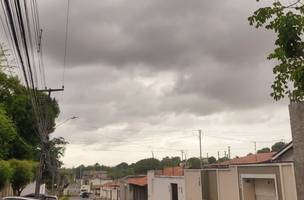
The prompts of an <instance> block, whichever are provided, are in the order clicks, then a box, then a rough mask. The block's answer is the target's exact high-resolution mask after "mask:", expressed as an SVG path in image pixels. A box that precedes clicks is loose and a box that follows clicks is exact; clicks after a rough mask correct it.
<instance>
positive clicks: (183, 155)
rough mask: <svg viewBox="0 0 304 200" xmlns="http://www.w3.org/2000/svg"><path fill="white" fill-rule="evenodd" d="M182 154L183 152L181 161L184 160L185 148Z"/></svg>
mask: <svg viewBox="0 0 304 200" xmlns="http://www.w3.org/2000/svg"><path fill="white" fill-rule="evenodd" d="M181 154H182V158H181V161H183V160H184V150H181Z"/></svg>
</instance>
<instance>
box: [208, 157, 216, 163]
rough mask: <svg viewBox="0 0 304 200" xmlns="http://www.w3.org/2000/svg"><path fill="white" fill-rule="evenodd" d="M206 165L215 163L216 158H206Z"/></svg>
mask: <svg viewBox="0 0 304 200" xmlns="http://www.w3.org/2000/svg"><path fill="white" fill-rule="evenodd" d="M208 163H209V164H212V163H216V158H215V157H213V156H211V157H209V158H208Z"/></svg>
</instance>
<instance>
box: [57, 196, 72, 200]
mask: <svg viewBox="0 0 304 200" xmlns="http://www.w3.org/2000/svg"><path fill="white" fill-rule="evenodd" d="M59 200H70V197H69V196H63V197H61V198H60V199H59Z"/></svg>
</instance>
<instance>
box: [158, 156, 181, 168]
mask: <svg viewBox="0 0 304 200" xmlns="http://www.w3.org/2000/svg"><path fill="white" fill-rule="evenodd" d="M180 163H181V159H180V157H178V156H176V157H171V158H170V157H169V156H167V157H164V158H163V159H162V160H161V165H162V167H163V168H165V167H176V166H179V164H180Z"/></svg>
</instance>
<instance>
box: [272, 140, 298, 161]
mask: <svg viewBox="0 0 304 200" xmlns="http://www.w3.org/2000/svg"><path fill="white" fill-rule="evenodd" d="M292 148H293V143H292V142H289V143H288V144H286V145H285V146H284V147H283V148H282V149H281V150H280V151H278V152H277V153H275V154H274V155H273V156H272V160H277V159H278V158H279V157H281V156H282V155H284V154H285V153H286V152H287V151H288V150H290V149H292Z"/></svg>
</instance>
